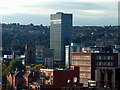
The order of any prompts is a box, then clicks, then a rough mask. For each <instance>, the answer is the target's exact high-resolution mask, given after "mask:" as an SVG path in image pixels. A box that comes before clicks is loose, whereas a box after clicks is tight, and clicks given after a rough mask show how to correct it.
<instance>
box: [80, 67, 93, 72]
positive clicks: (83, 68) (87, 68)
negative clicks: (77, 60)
mask: <svg viewBox="0 0 120 90" xmlns="http://www.w3.org/2000/svg"><path fill="white" fill-rule="evenodd" d="M80 71H91V67H80Z"/></svg>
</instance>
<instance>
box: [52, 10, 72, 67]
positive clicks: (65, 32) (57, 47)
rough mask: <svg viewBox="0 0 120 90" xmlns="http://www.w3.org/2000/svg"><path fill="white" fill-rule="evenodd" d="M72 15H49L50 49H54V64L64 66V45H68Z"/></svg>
mask: <svg viewBox="0 0 120 90" xmlns="http://www.w3.org/2000/svg"><path fill="white" fill-rule="evenodd" d="M71 36H72V14H66V13H62V12H57V13H56V14H51V15H50V48H51V49H54V62H55V64H57V65H63V66H64V65H65V45H70V43H71Z"/></svg>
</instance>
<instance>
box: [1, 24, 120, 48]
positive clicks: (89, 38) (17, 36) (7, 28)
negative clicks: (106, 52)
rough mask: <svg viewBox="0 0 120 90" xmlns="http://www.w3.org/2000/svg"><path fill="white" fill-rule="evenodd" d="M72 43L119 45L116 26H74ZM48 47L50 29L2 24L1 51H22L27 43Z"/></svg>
mask: <svg viewBox="0 0 120 90" xmlns="http://www.w3.org/2000/svg"><path fill="white" fill-rule="evenodd" d="M72 32H73V33H72V42H74V43H76V44H78V45H81V46H100V45H112V46H113V45H115V44H120V29H118V26H74V27H73V30H72ZM33 42H34V43H35V44H37V45H43V46H44V47H49V44H50V27H49V26H43V25H42V24H41V25H33V24H29V25H20V24H19V23H12V24H2V46H3V49H14V50H18V49H24V47H25V45H26V44H27V43H33Z"/></svg>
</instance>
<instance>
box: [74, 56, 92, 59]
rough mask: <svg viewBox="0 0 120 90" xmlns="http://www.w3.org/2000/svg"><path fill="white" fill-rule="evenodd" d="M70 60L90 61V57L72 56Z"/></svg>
mask: <svg viewBox="0 0 120 90" xmlns="http://www.w3.org/2000/svg"><path fill="white" fill-rule="evenodd" d="M72 59H83V60H91V56H72Z"/></svg>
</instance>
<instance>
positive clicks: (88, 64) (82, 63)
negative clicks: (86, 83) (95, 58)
mask: <svg viewBox="0 0 120 90" xmlns="http://www.w3.org/2000/svg"><path fill="white" fill-rule="evenodd" d="M72 65H85V66H90V65H91V62H89V61H87V62H84V61H72Z"/></svg>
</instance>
